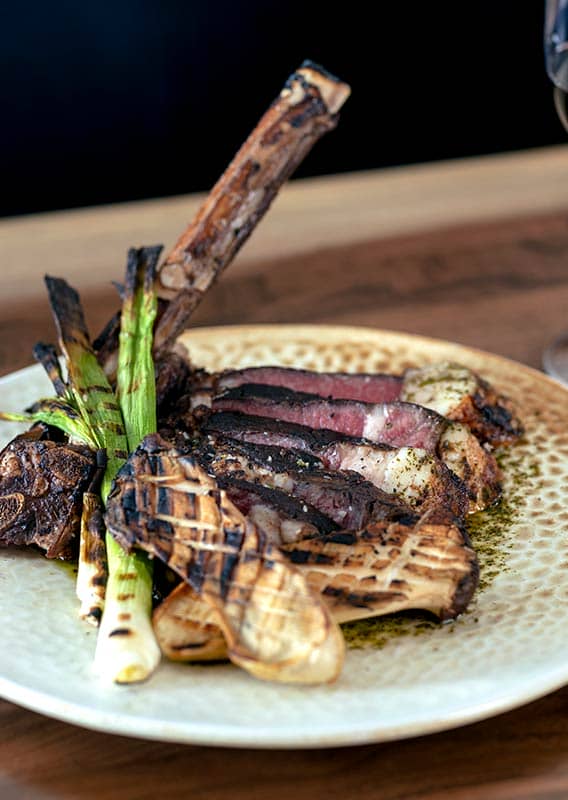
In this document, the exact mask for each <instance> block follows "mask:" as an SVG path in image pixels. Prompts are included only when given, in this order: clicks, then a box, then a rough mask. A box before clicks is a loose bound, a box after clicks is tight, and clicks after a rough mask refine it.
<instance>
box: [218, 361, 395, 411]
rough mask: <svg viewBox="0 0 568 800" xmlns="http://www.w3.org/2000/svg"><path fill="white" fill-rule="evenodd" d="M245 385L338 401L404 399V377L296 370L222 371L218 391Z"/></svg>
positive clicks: (264, 368)
mask: <svg viewBox="0 0 568 800" xmlns="http://www.w3.org/2000/svg"><path fill="white" fill-rule="evenodd" d="M245 383H254V384H259V383H260V384H266V385H269V386H281V387H283V388H285V389H293V390H294V391H296V392H305V393H307V394H313V395H318V396H319V397H327V398H330V399H334V400H338V399H339V400H341V399H343V400H361V401H362V402H364V403H392V402H393V401H394V400H398V399H399V398H400V392H401V390H402V378H401V377H399V376H398V375H384V374H376V375H365V374H349V373H346V372H311V371H310V370H306V369H293V368H292V367H248V369H240V370H230V371H227V372H221V373H220V374H219V375H218V377H217V381H216V389H217V392H222V391H225V390H226V389H232V388H234V387H236V386H241V385H242V384H245Z"/></svg>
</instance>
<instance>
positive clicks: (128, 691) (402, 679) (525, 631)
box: [0, 326, 568, 747]
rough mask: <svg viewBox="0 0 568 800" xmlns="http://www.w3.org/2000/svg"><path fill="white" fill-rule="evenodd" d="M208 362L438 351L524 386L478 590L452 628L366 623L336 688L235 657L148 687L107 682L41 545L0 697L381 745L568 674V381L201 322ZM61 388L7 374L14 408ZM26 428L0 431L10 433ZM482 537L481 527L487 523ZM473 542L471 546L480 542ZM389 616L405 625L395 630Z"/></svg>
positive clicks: (250, 734)
mask: <svg viewBox="0 0 568 800" xmlns="http://www.w3.org/2000/svg"><path fill="white" fill-rule="evenodd" d="M186 343H187V344H188V346H189V347H190V350H191V354H192V358H193V360H194V362H195V363H196V364H200V365H203V366H206V367H209V368H212V369H218V368H220V367H228V366H246V365H252V364H261V363H265V364H267V363H278V364H284V365H296V366H301V367H309V368H315V369H320V370H347V371H353V372H356V371H385V370H392V371H398V370H400V369H403V368H404V367H406V366H408V365H411V364H423V363H426V362H429V361H435V360H440V359H448V358H449V359H452V360H456V361H460V362H462V363H464V364H466V365H468V366H471V367H472V368H474V369H476V370H478V371H480V372H481V373H482V374H483V375H484V376H486V377H487V378H488V379H489V380H490V381H492V382H493V383H495V384H496V386H497V387H498V388H499V389H500V390H502V391H504V392H506V393H508V394H510V395H512V396H513V397H514V398H515V401H516V402H517V406H518V410H519V412H520V415H521V417H522V419H523V421H524V423H525V425H526V430H527V434H526V439H525V441H523V442H522V443H521V444H519V445H516V446H515V447H514V448H512V449H510V451H509V453H508V455H507V457H506V459H505V469H506V473H507V481H506V486H505V502H506V503H507V504H508V505H509V509H508V511H507V513H506V514H505V515H503V514H501V515H500V516H499V515H496V514H495V513H494V514H493V515H489V517H488V518H487V524H486V525H485V533H484V534H481V538H480V539H479V542H480V543H481V544H482V552H481V554H480V557H481V568H482V589H481V590H480V591H479V592H478V594H477V597H476V599H475V602H474V603H473V605H472V608H471V609H470V611H469V612H468V613H467V614H465V615H463V616H462V617H461V618H460V619H459V620H457V621H456V622H454V623H451V624H447V625H443V626H437V625H436V626H425V627H424V626H421V625H420V624H416V623H413V622H409V621H407V620H406V621H403V622H401V623H392V622H391V623H389V624H387V625H386V626H385V624H384V623H382V622H380V621H375V622H370V623H369V631H370V632H371V634H372V637H373V638H374V640H375V643H378V644H379V646H376V644H375V646H366V647H363V648H358V649H350V650H349V651H348V654H347V659H346V663H345V668H344V671H343V674H342V675H341V677H340V679H339V680H338V682H337V683H336V684H335V685H333V686H325V687H318V688H314V687H310V688H302V687H289V686H280V685H276V684H265V683H261V682H259V681H255V680H254V679H253V678H251V677H249V676H248V675H247V674H246V673H245V672H243V671H241V670H238V669H237V668H235V667H232V666H230V665H215V666H186V665H176V664H171V663H165V662H164V663H163V664H162V665H161V666H160V668H159V669H158V671H157V672H156V674H155V675H154V676H153V677H152V679H151V680H150V681H149V682H148V683H146V684H143V685H138V686H131V687H124V686H122V687H118V686H109V685H104V684H103V683H101V682H100V680H99V679H98V678H97V676H96V675H94V674H93V671H92V658H93V651H94V646H95V637H96V632H95V631H94V630H93V629H92V628H89V627H88V626H85V625H84V624H82V623H81V622H79V620H78V619H77V617H76V603H75V599H74V586H73V578H72V576H71V574H70V573H69V572H68V571H66V570H65V569H64V568H62V567H61V566H60V565H59V564H57V563H54V562H50V561H47V560H46V559H44V558H42V557H41V556H38V555H35V554H26V553H22V552H16V551H12V550H4V551H0V693H1V694H2V695H3V696H4V697H5V698H7V699H9V700H12V701H13V702H15V703H19V704H21V705H23V706H26V707H28V708H31V709H34V710H35V711H39V712H41V713H44V714H48V715H50V716H54V717H57V718H59V719H63V720H66V721H68V722H72V723H75V724H78V725H83V726H86V727H90V728H96V729H99V730H104V731H107V732H109V733H120V734H125V735H128V736H138V737H145V738H151V739H162V740H169V741H176V742H191V743H200V744H218V745H233V746H243V747H245V746H249V747H252V746H254V747H324V746H337V745H346V744H357V743H362V742H371V741H384V740H388V739H395V738H400V737H406V736H414V735H418V734H424V733H428V732H432V731H437V730H443V729H445V728H450V727H453V726H457V725H463V724H465V723H467V722H471V721H473V720H478V719H482V718H484V717H488V716H491V715H493V714H496V713H498V712H500V711H504V710H507V709H510V708H513V707H515V706H519V705H521V704H522V703H526V702H528V701H529V700H532V699H534V698H537V697H539V696H542V695H544V694H546V693H547V692H550V691H552V690H553V689H555V688H557V687H559V686H561V685H563V684H564V683H568V636H567V635H566V631H567V630H568V506H567V504H566V502H565V488H564V487H566V486H567V485H568V481H567V478H568V392H567V391H566V390H565V389H563V388H562V387H561V386H560V385H559V384H557V383H555V382H554V381H552V380H550V379H548V378H546V377H545V376H544V375H542V374H540V373H538V372H535V371H533V370H530V369H528V368H526V367H523V366H521V365H519V364H515V363H513V362H510V361H506V360H505V359H501V358H498V357H496V356H491V355H487V354H484V353H481V352H477V351H474V350H469V349H466V348H462V347H459V346H457V345H452V344H447V343H444V342H439V341H433V340H429V339H424V338H420V337H413V336H407V335H402V334H395V333H388V332H382V331H373V330H369V329H364V328H338V327H310V326H301V327H300V326H274V327H271V326H255V327H238V328H217V329H201V330H194V331H192V332H191V333H190V334H189V335H188V336H187V337H186ZM45 393H49V387H48V385H47V382H46V380H45V379H44V377H43V375H42V373H41V371H40V370H39V368H37V367H31V368H29V369H26V370H22V371H21V372H17V373H14V374H13V375H9V376H7V377H6V378H3V379H2V380H1V381H0V407H2V408H4V409H7V408H10V409H16V408H18V409H19V408H23V407H24V406H25V405H26V404H28V403H30V402H31V401H32V400H34V399H36V398H37V397H38V396H40V395H42V394H45ZM14 432H15V428H14V427H12V426H6V427H3V428H1V429H0V433H1V435H2V440H3V441H7V440H8V439H9V438H10V437H11V436H12V435H13V433H14ZM478 537H479V534H478ZM474 543H475V540H474ZM393 627H394V628H395V631H394V633H393Z"/></svg>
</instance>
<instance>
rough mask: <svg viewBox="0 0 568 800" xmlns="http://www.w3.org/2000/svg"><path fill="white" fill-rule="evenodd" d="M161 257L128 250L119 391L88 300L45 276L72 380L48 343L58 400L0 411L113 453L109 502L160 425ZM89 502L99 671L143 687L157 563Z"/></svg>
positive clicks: (88, 565) (88, 571)
mask: <svg viewBox="0 0 568 800" xmlns="http://www.w3.org/2000/svg"><path fill="white" fill-rule="evenodd" d="M160 252H161V248H160V247H148V248H140V249H131V250H130V251H129V253H128V263H127V268H126V281H125V286H124V292H123V305H122V312H121V330H120V341H119V355H118V372H117V390H116V394H115V393H114V392H113V389H112V387H111V385H110V383H109V381H108V378H107V376H106V375H105V373H104V370H103V369H102V367H101V366H100V364H99V363H98V361H97V357H96V354H95V352H94V350H93V347H92V345H91V342H90V339H89V335H88V332H87V326H86V323H85V318H84V314H83V310H82V307H81V302H80V299H79V295H78V294H77V292H76V291H75V290H74V289H73V288H72V287H71V286H69V284H68V283H67V282H66V281H64V280H63V279H61V278H53V277H51V276H46V278H45V282H46V286H47V290H48V294H49V301H50V305H51V309H52V312H53V316H54V319H55V324H56V327H57V332H58V339H59V345H60V348H61V351H62V353H63V356H64V358H65V363H66V367H67V380H66V381H65V380H64V379H63V376H62V374H61V370H60V368H59V363H58V360H57V355H56V352H55V349H54V348H53V347H51V346H50V345H45V344H41V343H40V344H38V345H36V347H35V349H34V355H35V356H36V358H37V359H38V361H40V362H41V363H42V364H43V366H44V367H45V369H46V371H47V374H48V375H49V377H50V378H51V381H52V383H53V386H54V388H55V392H56V394H57V397H54V398H48V399H43V400H39V401H38V402H37V403H35V404H34V405H33V406H32V407H31V408H30V409H28V411H27V412H25V413H22V414H18V413H0V419H6V420H11V421H15V422H44V423H47V424H48V425H53V426H55V427H58V428H60V429H61V430H62V431H64V432H65V433H66V434H67V435H68V436H69V438H70V440H71V441H75V442H81V443H84V444H86V445H88V446H89V447H91V448H92V449H95V450H104V451H105V453H106V467H105V471H104V475H103V477H102V482H101V487H100V497H101V499H102V502H103V503H106V500H107V498H108V495H109V493H110V490H111V485H112V482H113V480H114V478H115V476H116V474H117V472H118V471H119V469H120V468H121V467H122V466H123V464H124V463H125V462H126V459H127V458H128V453H129V452H131V451H132V450H135V449H136V447H137V446H138V444H139V443H140V442H141V440H142V439H143V438H144V436H146V435H147V434H150V433H154V432H155V431H156V428H157V421H156V389H155V374H154V362H153V358H152V345H153V327H154V321H155V318H156V313H157V298H156V294H155V290H154V278H155V271H156V266H157V263H158V258H159V255H160ZM84 500H85V502H84V506H83V518H82V520H81V542H80V548H79V550H80V560H79V571H78V580H77V594H78V596H79V599H80V601H81V612H80V613H81V614H82V616H84V617H88V618H90V619H91V621H98V619H99V618H100V616H101V613H102V619H101V624H100V629H99V635H98V640H97V647H96V652H95V666H96V668H97V670H98V672H99V673H100V674H101V675H103V676H104V677H105V678H107V679H110V680H112V681H114V682H116V683H132V682H135V681H141V680H144V679H145V678H147V677H149V675H150V674H151V673H152V672H153V670H154V669H155V667H156V666H157V664H158V662H159V660H160V649H159V647H158V644H157V641H156V637H155V636H154V632H153V629H152V624H151V612H152V563H151V561H150V560H149V559H148V557H147V556H146V555H145V554H143V553H138V552H133V553H127V552H125V551H124V550H123V549H122V548H121V547H120V545H119V544H118V543H117V542H116V541H115V540H114V539H113V538H112V536H110V534H109V533H108V532H106V533H104V534H103V533H102V532H103V531H104V525H103V523H102V510H101V508H100V503H99V501H98V498H97V497H96V496H95V495H93V493H92V492H90V493H86V494H85V497H84ZM103 535H104V542H105V543H106V561H107V562H108V582H107V585H106V590H105V587H104V576H106V573H107V563H104V562H105V557H104V552H103V551H104V547H103V546H102V542H103ZM103 605H104V610H103Z"/></svg>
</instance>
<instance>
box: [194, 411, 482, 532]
mask: <svg viewBox="0 0 568 800" xmlns="http://www.w3.org/2000/svg"><path fill="white" fill-rule="evenodd" d="M203 430H204V431H205V432H206V433H216V434H223V435H224V436H228V437H230V438H233V439H236V440H238V441H241V442H243V441H244V442H249V443H251V444H260V445H272V446H275V447H280V448H292V449H294V450H297V451H301V452H307V453H309V454H310V455H311V456H316V457H317V458H318V459H319V460H320V461H321V463H322V464H323V465H324V467H325V468H326V469H327V470H341V471H344V470H349V471H352V472H356V473H358V474H359V475H361V477H363V478H364V479H365V480H366V481H369V482H370V483H372V484H373V485H374V486H375V487H377V488H378V489H381V490H382V491H383V492H386V493H387V494H389V495H396V497H397V498H398V500H399V501H400V502H401V503H403V504H407V505H409V506H410V507H411V508H412V509H416V510H417V511H419V512H420V513H422V512H424V511H425V510H431V509H433V508H434V509H446V510H447V511H448V512H449V513H450V514H451V515H453V516H456V517H463V516H464V515H465V514H466V513H467V511H468V508H469V503H468V496H467V490H466V487H465V485H464V483H463V482H462V481H461V480H460V479H459V478H457V477H456V476H455V475H454V474H453V473H452V472H451V470H449V469H448V468H447V467H446V466H445V465H444V464H443V463H442V462H441V461H440V460H439V459H438V458H436V457H435V456H433V455H432V454H430V453H426V452H425V451H423V450H420V449H417V448H411V447H402V448H392V447H388V446H386V445H374V444H371V443H369V442H366V441H363V440H361V439H355V438H353V437H349V436H345V435H342V434H340V433H338V432H337V431H329V430H310V429H309V428H306V427H304V426H302V425H297V424H295V423H285V422H279V421H276V420H273V419H269V418H264V417H254V416H249V415H246V414H238V413H232V412H218V413H213V414H211V415H210V416H208V417H207V418H206V420H205V422H204V425H203Z"/></svg>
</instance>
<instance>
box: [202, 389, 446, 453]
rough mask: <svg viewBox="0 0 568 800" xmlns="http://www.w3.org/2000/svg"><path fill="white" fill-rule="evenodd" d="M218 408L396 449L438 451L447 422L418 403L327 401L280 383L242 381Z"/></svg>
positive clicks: (215, 407)
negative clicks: (343, 435)
mask: <svg viewBox="0 0 568 800" xmlns="http://www.w3.org/2000/svg"><path fill="white" fill-rule="evenodd" d="M213 410H215V411H238V412H240V413H242V414H251V415H256V416H262V417H270V418H272V419H278V420H281V421H283V422H294V423H296V424H298V425H305V426H307V427H309V428H316V429H320V428H324V429H326V430H331V431H337V432H339V433H344V434H347V435H348V436H353V437H358V438H364V439H367V440H368V441H370V442H373V443H375V444H388V445H391V446H392V447H404V446H409V447H420V448H421V449H423V450H427V451H429V452H431V453H433V452H435V451H436V447H437V445H438V441H439V439H440V436H441V434H442V431H443V430H444V429H445V427H446V425H447V421H446V420H445V419H444V418H443V417H441V416H440V415H439V414H437V413H436V412H435V411H430V410H429V409H426V408H423V407H422V406H418V405H414V404H413V403H398V402H395V403H361V402H359V401H356V400H326V399H324V398H321V397H316V396H314V395H310V394H304V393H302V392H293V391H291V390H289V389H283V388H282V387H280V386H265V385H261V384H243V385H242V386H237V387H235V388H234V389H228V390H227V391H226V392H225V393H224V394H223V395H221V396H220V397H218V398H215V399H214V400H213Z"/></svg>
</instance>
